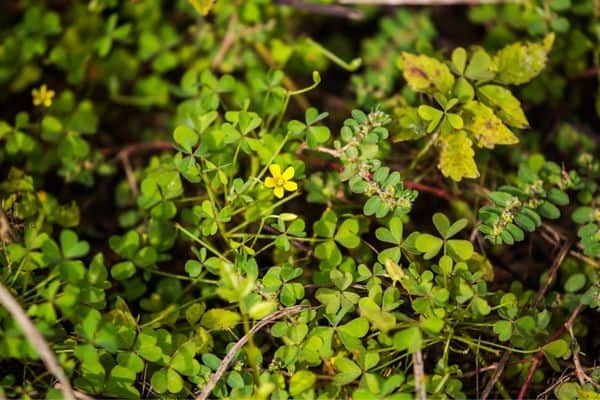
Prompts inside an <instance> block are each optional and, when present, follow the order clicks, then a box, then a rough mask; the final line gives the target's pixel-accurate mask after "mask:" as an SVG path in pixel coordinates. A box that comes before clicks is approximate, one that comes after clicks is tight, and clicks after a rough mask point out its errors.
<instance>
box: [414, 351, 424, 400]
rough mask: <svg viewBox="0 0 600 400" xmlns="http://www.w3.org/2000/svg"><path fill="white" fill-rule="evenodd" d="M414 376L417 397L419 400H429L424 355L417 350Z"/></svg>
mask: <svg viewBox="0 0 600 400" xmlns="http://www.w3.org/2000/svg"><path fill="white" fill-rule="evenodd" d="M413 374H414V375H415V396H416V399H417V400H427V391H426V388H425V366H424V363H423V353H421V350H417V351H415V352H414V353H413Z"/></svg>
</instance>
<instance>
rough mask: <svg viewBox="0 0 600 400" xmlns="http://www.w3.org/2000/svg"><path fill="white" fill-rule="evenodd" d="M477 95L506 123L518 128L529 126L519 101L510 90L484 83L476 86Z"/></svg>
mask: <svg viewBox="0 0 600 400" xmlns="http://www.w3.org/2000/svg"><path fill="white" fill-rule="evenodd" d="M477 96H478V98H479V100H481V101H482V102H483V103H485V104H486V105H487V106H488V107H491V108H492V110H493V111H494V114H496V115H497V116H499V117H500V119H502V121H504V123H506V124H507V125H509V126H512V127H515V128H520V129H524V128H529V121H527V117H526V116H525V113H524V112H523V109H522V108H521V103H520V102H519V100H517V98H516V97H515V96H513V94H512V93H511V92H510V90H508V89H506V88H504V87H502V86H498V85H484V86H481V87H479V88H477Z"/></svg>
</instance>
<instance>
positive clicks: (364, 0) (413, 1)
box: [338, 0, 515, 6]
mask: <svg viewBox="0 0 600 400" xmlns="http://www.w3.org/2000/svg"><path fill="white" fill-rule="evenodd" d="M514 2H515V1H514V0H513V1H506V0H338V3H340V4H362V5H369V6H453V5H458V4H467V5H477V4H497V3H514Z"/></svg>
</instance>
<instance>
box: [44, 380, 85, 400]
mask: <svg viewBox="0 0 600 400" xmlns="http://www.w3.org/2000/svg"><path fill="white" fill-rule="evenodd" d="M63 387H64V386H63V385H62V384H61V383H58V382H57V383H56V384H55V385H54V389H58V390H62V389H63ZM73 394H74V395H75V398H76V399H78V400H94V398H93V397H92V396H88V395H87V394H85V393H82V392H78V391H77V390H73Z"/></svg>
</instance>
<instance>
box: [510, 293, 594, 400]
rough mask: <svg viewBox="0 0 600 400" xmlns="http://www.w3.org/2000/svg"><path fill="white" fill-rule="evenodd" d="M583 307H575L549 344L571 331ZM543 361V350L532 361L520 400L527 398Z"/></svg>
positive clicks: (520, 392) (521, 390)
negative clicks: (566, 331) (530, 386)
mask: <svg viewBox="0 0 600 400" xmlns="http://www.w3.org/2000/svg"><path fill="white" fill-rule="evenodd" d="M583 307H584V305H583V304H579V305H578V306H577V307H575V309H574V310H573V312H572V313H571V315H570V316H569V319H567V321H566V322H565V323H564V324H562V325H561V326H560V328H559V329H558V330H557V331H556V332H554V334H553V335H552V336H551V337H550V338H549V339H548V341H547V343H550V342H553V341H554V340H556V339H558V338H559V337H560V336H561V335H562V334H563V333H564V332H565V330H567V329H571V327H572V326H573V322H575V319H576V318H577V316H578V315H579V313H581V310H583ZM543 359H544V350H543V349H542V350H540V351H538V352H537V353H535V356H533V360H531V366H530V367H529V371H528V372H527V377H526V378H525V382H523V385H522V386H521V389H520V390H519V396H518V397H517V399H518V400H523V399H524V398H525V395H526V394H527V389H528V388H529V385H530V384H531V380H532V379H533V375H534V374H535V371H536V369H537V367H538V366H539V365H540V363H541V362H542V360H543Z"/></svg>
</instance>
